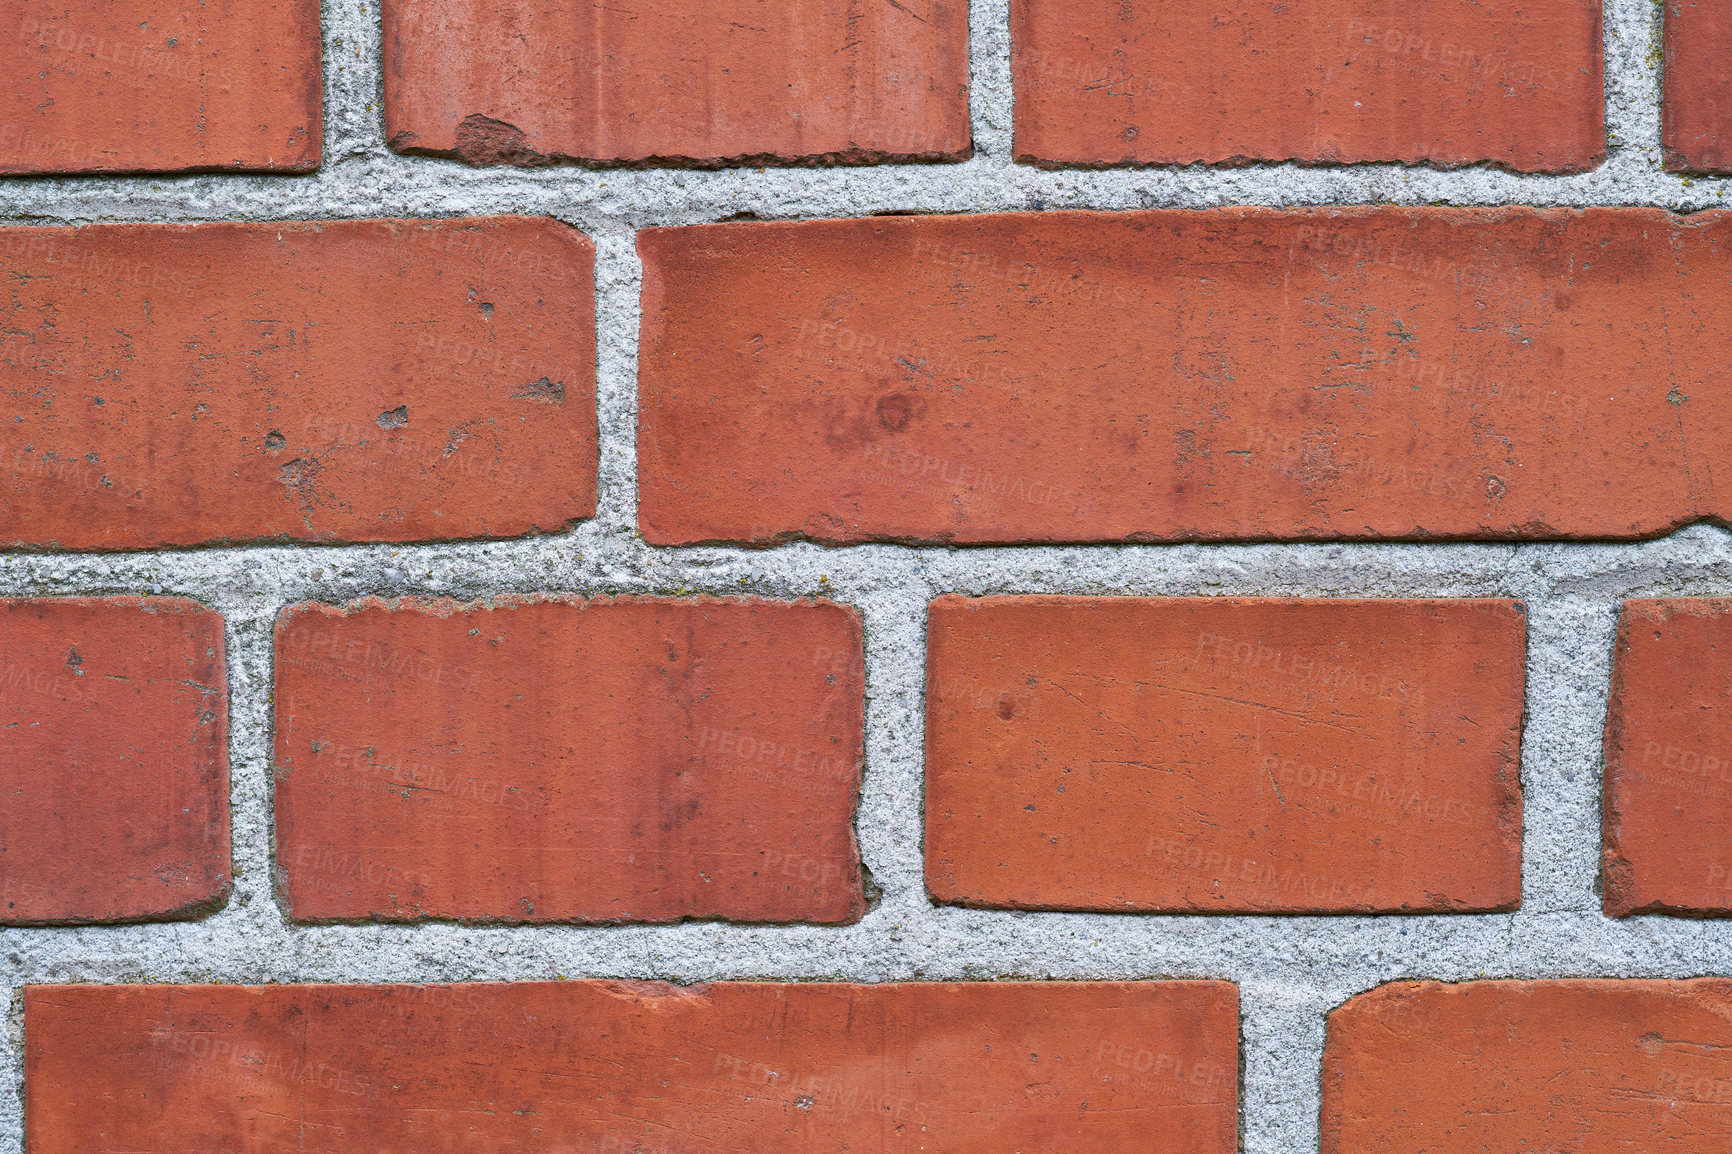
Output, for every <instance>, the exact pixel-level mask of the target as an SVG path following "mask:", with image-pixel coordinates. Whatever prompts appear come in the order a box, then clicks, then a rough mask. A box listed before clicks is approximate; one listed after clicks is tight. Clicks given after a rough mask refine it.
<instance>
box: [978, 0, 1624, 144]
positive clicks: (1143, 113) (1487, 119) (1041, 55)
mask: <svg viewBox="0 0 1732 1154" xmlns="http://www.w3.org/2000/svg"><path fill="white" fill-rule="evenodd" d="M1011 28H1012V33H1013V48H1012V58H1011V59H1012V62H1011V68H1012V74H1013V76H1014V77H1015V80H1016V91H1017V99H1016V154H1017V159H1018V160H1022V161H1031V162H1034V163H1037V164H1055V165H1056V164H1085V165H1112V164H1194V163H1197V162H1199V161H1200V162H1203V163H1207V164H1221V163H1238V162H1244V161H1251V160H1297V161H1300V162H1302V163H1307V164H1345V163H1353V162H1356V161H1400V162H1402V163H1404V164H1420V163H1425V162H1430V163H1432V164H1436V165H1441V166H1455V165H1462V164H1473V163H1476V162H1481V161H1490V162H1492V163H1494V164H1497V165H1500V166H1502V167H1505V168H1511V169H1514V170H1516V171H1518V172H1580V171H1583V170H1585V169H1589V168H1592V167H1594V166H1596V165H1598V164H1599V163H1600V162H1601V161H1603V160H1604V159H1605V156H1606V126H1605V94H1604V80H1603V76H1602V72H1603V59H1604V53H1603V50H1602V48H1601V43H1600V5H1599V3H1598V0H1527V2H1526V3H1519V4H1518V3H1512V2H1509V0H1485V2H1481V0H1430V2H1428V3H1425V4H1418V5H1413V4H1401V3H1392V2H1390V0H1320V2H1314V3H1309V4H1306V5H1304V6H1303V7H1296V6H1289V5H1284V4H1256V5H1253V4H1235V5H1231V6H1229V7H1225V8H1223V7H1222V6H1221V5H1218V4H1207V3H1202V2H1201V0H1178V2H1176V3H1174V2H1168V3H1155V2H1154V0H1126V2H1125V3H1122V4H1116V5H1108V4H1075V3H1068V2H1066V0H1013V3H1012V5H1011Z"/></svg>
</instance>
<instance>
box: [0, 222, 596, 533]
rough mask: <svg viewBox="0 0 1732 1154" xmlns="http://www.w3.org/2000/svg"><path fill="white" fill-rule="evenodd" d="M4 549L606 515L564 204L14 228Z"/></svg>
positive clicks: (509, 526)
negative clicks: (598, 497)
mask: <svg viewBox="0 0 1732 1154" xmlns="http://www.w3.org/2000/svg"><path fill="white" fill-rule="evenodd" d="M0 269H3V270H4V272H5V273H6V275H7V277H8V278H9V283H10V284H11V285H12V286H13V290H12V302H13V307H12V312H11V314H10V323H9V328H8V330H7V332H6V333H5V334H0V430H4V431H3V432H0V461H3V462H4V472H3V473H0V543H3V544H4V545H5V546H10V547H25V548H34V547H47V548H58V549H147V548H158V547H165V546H181V545H200V544H210V543H215V542H249V541H306V542H339V541H427V540H440V539H449V538H459V537H509V536H516V535H520V534H524V533H529V532H533V531H538V530H542V531H552V530H558V529H562V528H564V527H565V526H566V525H567V524H568V523H569V522H571V521H572V520H574V519H577V518H582V517H588V516H591V515H592V514H593V513H594V511H595V468H596V430H595V294H594V288H593V285H594V258H593V248H592V246H591V245H590V243H589V241H588V239H586V238H585V237H583V236H582V235H580V234H578V233H576V232H573V231H572V230H570V229H568V228H566V227H565V226H564V225H562V224H559V223H558V222H556V221H550V220H542V219H531V218H513V217H500V218H493V219H486V218H483V219H477V220H461V221H350V222H340V223H324V224H267V225H260V224H202V225H177V226H161V225H125V226H100V225H98V226H90V227H87V228H18V229H0Z"/></svg>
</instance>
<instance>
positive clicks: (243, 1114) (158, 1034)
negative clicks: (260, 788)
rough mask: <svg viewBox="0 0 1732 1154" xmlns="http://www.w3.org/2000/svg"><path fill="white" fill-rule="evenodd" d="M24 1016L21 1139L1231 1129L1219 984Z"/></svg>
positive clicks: (73, 1145)
mask: <svg viewBox="0 0 1732 1154" xmlns="http://www.w3.org/2000/svg"><path fill="white" fill-rule="evenodd" d="M24 1013H25V1053H26V1058H25V1066H26V1071H25V1085H26V1097H27V1105H26V1111H27V1113H26V1118H25V1131H26V1134H27V1138H26V1142H27V1143H28V1145H29V1149H30V1150H31V1154H75V1152H76V1154H87V1152H88V1151H92V1150H159V1149H175V1148H187V1149H198V1150H245V1151H252V1150H291V1149H294V1150H311V1149H317V1150H319V1151H322V1152H325V1154H351V1152H353V1154H361V1152H365V1154H372V1152H374V1151H380V1150H440V1151H449V1152H470V1151H473V1152H477V1154H479V1152H481V1151H500V1150H513V1151H515V1150H524V1151H528V1150H584V1151H608V1152H620V1151H627V1152H629V1151H638V1152H641V1154H652V1152H653V1154H661V1152H663V1151H680V1152H682V1154H684V1152H688V1151H690V1152H700V1151H701V1152H704V1154H722V1152H727V1151H768V1150H776V1151H789V1152H793V1151H812V1152H814V1154H816V1152H818V1151H835V1150H849V1151H856V1152H859V1154H874V1152H877V1154H891V1152H902V1151H906V1152H908V1154H915V1152H917V1151H934V1150H943V1151H948V1152H953V1154H987V1152H993V1154H1005V1152H1008V1151H1012V1150H1024V1151H1037V1150H1078V1149H1085V1150H1088V1151H1091V1152H1094V1154H1117V1152H1120V1151H1123V1152H1125V1154H1129V1152H1130V1151H1133V1150H1145V1149H1147V1148H1148V1138H1149V1134H1150V1133H1152V1132H1156V1131H1158V1132H1159V1134H1160V1135H1161V1149H1162V1151H1163V1152H1171V1154H1231V1152H1232V1151H1233V1150H1235V1149H1236V1148H1237V1109H1236V1098H1237V1083H1238V991H1237V989H1236V988H1235V987H1234V986H1233V985H1232V984H1231V983H1228V982H1101V983H1083V982H1078V983H1066V982H1008V983H1001V984H993V983H936V982H934V983H922V984H913V985H882V986H867V985H860V986H855V985H829V984H818V983H796V984H777V983H770V982H748V983H718V984H716V985H709V986H696V987H689V988H680V987H675V986H665V985H660V984H657V983H649V982H563V983H554V982H531V983H518V984H514V985H483V984H475V985H459V986H421V987H416V986H265V987H252V988H248V987H237V986H219V987H210V986H32V987H27V988H26V990H25V993H24ZM1127 1057H1128V1060H1123V1061H1121V1058H1127Z"/></svg>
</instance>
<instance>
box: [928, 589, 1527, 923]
mask: <svg viewBox="0 0 1732 1154" xmlns="http://www.w3.org/2000/svg"><path fill="white" fill-rule="evenodd" d="M1525 625H1526V623H1525V620H1524V615H1523V610H1522V607H1521V605H1520V604H1518V603H1516V602H1511V601H1395V600H1389V601H1349V600H1324V601H1300V600H1241V599H1228V598H1210V597H1202V598H1129V597H986V598H980V599H967V598H961V597H942V598H940V599H939V600H937V601H935V602H933V604H932V608H931V615H930V621H929V628H928V643H927V644H928V657H927V676H926V701H927V706H926V718H927V722H926V727H927V728H926V745H927V756H926V774H927V776H926V882H927V887H928V888H929V889H930V890H931V892H932V895H933V897H934V898H935V899H936V900H937V901H940V902H947V903H955V904H962V905H973V906H991V907H1001V908H1011V909H1058V910H1102V911H1113V910H1156V911H1167V912H1193V911H1207V912H1222V913H1278V912H1290V913H1345V912H1398V911H1422V910H1423V911H1436V910H1455V911H1486V910H1508V909H1514V908H1515V907H1516V906H1517V905H1518V904H1519V903H1520V901H1521V828H1522V823H1521V792H1520V787H1519V784H1518V776H1517V773H1518V767H1519V764H1520V744H1521V719H1522V686H1523V654H1524V650H1525V645H1526V641H1525V637H1526V628H1525Z"/></svg>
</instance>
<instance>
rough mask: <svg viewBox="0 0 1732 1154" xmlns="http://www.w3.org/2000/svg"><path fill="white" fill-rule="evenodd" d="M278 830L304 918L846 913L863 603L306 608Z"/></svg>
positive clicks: (860, 709)
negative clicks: (855, 607)
mask: <svg viewBox="0 0 1732 1154" xmlns="http://www.w3.org/2000/svg"><path fill="white" fill-rule="evenodd" d="M276 668H277V683H276V693H275V703H276V709H277V728H276V734H277V746H276V761H277V795H276V796H277V803H276V815H277V845H278V853H279V855H280V857H279V865H280V869H281V877H282V888H283V893H284V895H285V897H286V898H287V902H288V905H289V908H290V910H291V911H292V913H293V915H294V916H295V917H297V918H302V919H309V920H329V919H359V918H375V919H380V920H391V921H400V920H411V919H421V918H460V919H465V920H475V921H499V922H560V921H577V922H627V921H631V922H666V921H677V920H679V919H682V918H729V919H733V920H737V921H769V922H777V921H800V920H805V921H814V922H846V921H852V920H854V919H856V918H858V917H859V916H860V914H861V913H862V912H863V911H864V909H865V901H864V894H863V883H862V878H861V874H860V854H859V849H858V848H857V846H856V845H855V840H854V830H853V825H852V822H853V816H854V806H855V803H856V799H857V797H858V793H859V783H860V759H861V749H862V740H863V738H862V731H863V727H864V709H865V705H864V677H863V673H862V669H863V664H862V658H861V632H860V622H859V618H858V616H857V615H856V614H855V613H854V612H853V611H852V610H849V609H846V608H844V607H842V606H838V605H832V604H828V603H824V602H816V603H814V602H776V601H761V600H715V599H711V598H699V599H686V600H663V599H636V598H621V599H619V600H608V599H601V600H596V601H582V600H572V599H562V598H551V599H542V598H529V599H524V598H500V599H495V600H492V601H488V602H482V603H478V604H471V605H460V604H457V603H455V602H450V601H439V600H406V601H397V602H383V601H379V600H376V599H371V600H366V601H361V602H357V603H356V604H354V605H352V606H349V607H347V608H346V609H339V608H335V607H331V606H325V605H302V606H298V607H296V608H293V609H291V610H288V611H286V612H285V613H284V614H283V616H282V617H281V619H280V620H279V621H278V624H277V634H276Z"/></svg>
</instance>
